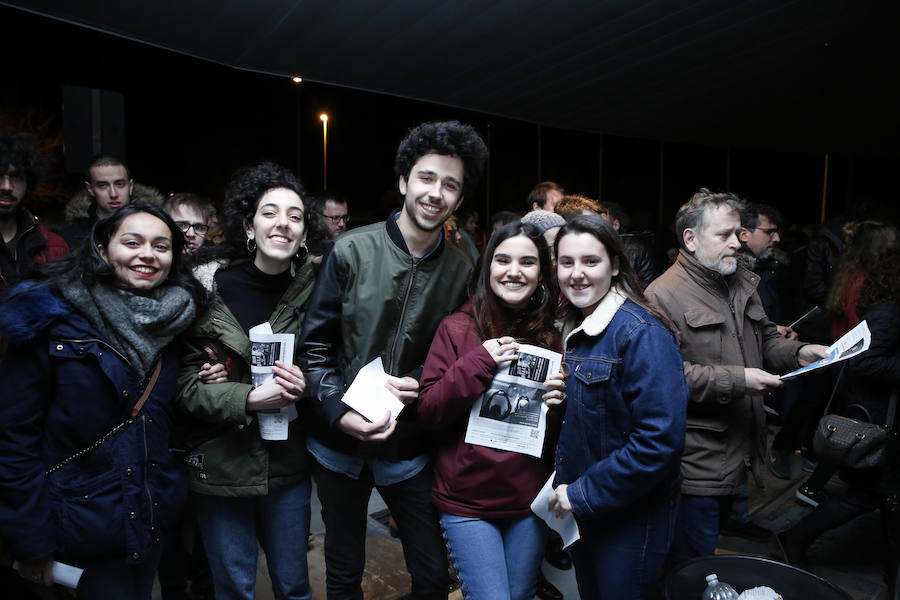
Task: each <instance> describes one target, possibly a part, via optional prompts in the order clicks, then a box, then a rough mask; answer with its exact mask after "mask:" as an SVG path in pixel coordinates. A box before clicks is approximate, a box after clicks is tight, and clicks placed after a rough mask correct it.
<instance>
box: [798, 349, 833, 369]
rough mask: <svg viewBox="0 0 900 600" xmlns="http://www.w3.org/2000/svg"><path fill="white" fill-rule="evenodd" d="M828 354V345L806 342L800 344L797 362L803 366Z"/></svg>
mask: <svg viewBox="0 0 900 600" xmlns="http://www.w3.org/2000/svg"><path fill="white" fill-rule="evenodd" d="M826 356H828V347H827V346H823V345H822V344H806V345H805V346H800V352H798V353H797V362H798V363H800V366H801V367H805V366H806V365H808V364H809V363H812V362H816V361H817V360H819V359H820V358H825V357H826Z"/></svg>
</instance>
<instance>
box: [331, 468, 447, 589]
mask: <svg viewBox="0 0 900 600" xmlns="http://www.w3.org/2000/svg"><path fill="white" fill-rule="evenodd" d="M315 479H316V487H317V489H318V494H319V501H320V502H321V504H322V520H323V521H324V522H325V580H326V589H327V591H328V600H344V599H348V600H361V599H362V597H363V595H362V587H361V583H362V575H363V569H364V568H365V564H366V519H367V514H366V511H367V508H368V504H369V496H371V495H372V488H373V487H376V486H375V482H374V481H373V479H372V473H371V471H369V470H368V469H364V470H363V472H362V474H361V475H360V477H359V479H358V480H356V479H352V478H350V477H347V476H346V475H342V474H340V473H335V472H334V471H331V470H329V469H326V468H325V467H323V466H322V465H320V464H318V463H316V467H315ZM431 480H432V474H431V467H426V468H425V469H423V470H422V471H421V472H419V473H418V474H417V475H415V476H414V477H411V478H410V479H407V480H406V481H401V482H400V483H395V484H393V485H387V486H377V487H378V493H379V494H381V497H382V498H383V499H384V502H385V504H387V506H388V509H390V511H391V515H392V516H393V517H394V520H395V521H396V522H397V528H398V529H399V531H400V542H401V543H402V544H403V555H404V557H405V559H406V568H407V569H408V570H409V574H410V576H411V577H412V595H411V596H410V597H411V598H416V599H420V600H426V599H428V600H430V599H441V600H446V598H447V593H448V589H449V575H448V566H449V565H448V561H447V550H446V547H445V546H444V538H443V535H442V533H441V528H440V525H439V523H438V516H437V511H436V509H435V508H434V506H433V505H432V504H431Z"/></svg>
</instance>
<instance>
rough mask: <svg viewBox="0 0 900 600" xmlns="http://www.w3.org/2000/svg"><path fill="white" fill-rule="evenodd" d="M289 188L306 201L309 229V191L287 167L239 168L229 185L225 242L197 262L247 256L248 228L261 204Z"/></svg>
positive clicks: (262, 164)
mask: <svg viewBox="0 0 900 600" xmlns="http://www.w3.org/2000/svg"><path fill="white" fill-rule="evenodd" d="M275 189H286V190H290V191H292V192H294V193H295V194H297V195H298V196H300V200H301V201H302V202H303V228H304V231H308V229H309V213H310V210H309V209H308V206H309V203H308V200H307V198H308V196H307V193H306V189H305V188H304V187H303V185H302V184H301V183H300V181H299V180H298V179H297V178H296V177H295V176H294V174H293V173H292V172H291V171H290V170H289V169H288V168H286V167H283V166H281V165H279V164H276V163H273V162H259V163H253V164H250V165H244V166H243V167H240V168H238V169H237V170H236V171H235V172H234V173H233V174H232V175H231V178H230V179H229V180H228V183H227V185H226V186H225V209H224V211H223V222H222V230H223V232H224V234H225V240H224V241H223V242H222V243H221V244H218V245H216V246H211V247H209V248H207V247H205V246H204V247H201V248H200V250H198V251H197V253H196V254H195V260H194V262H195V263H196V264H202V263H204V262H208V261H211V260H216V259H220V258H228V259H233V258H237V257H241V256H246V255H247V246H246V244H247V234H246V231H247V226H248V225H249V224H250V223H252V222H253V216H254V215H255V214H256V209H257V207H258V206H259V201H260V200H261V199H262V197H263V196H265V195H266V192H268V191H270V190H275Z"/></svg>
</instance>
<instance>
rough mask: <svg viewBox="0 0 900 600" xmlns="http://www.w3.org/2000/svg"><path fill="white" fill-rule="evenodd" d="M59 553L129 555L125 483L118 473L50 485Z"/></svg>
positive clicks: (86, 556) (86, 555)
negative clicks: (125, 511) (126, 543)
mask: <svg viewBox="0 0 900 600" xmlns="http://www.w3.org/2000/svg"><path fill="white" fill-rule="evenodd" d="M50 499H51V502H52V505H53V511H54V513H55V516H56V523H57V534H56V539H57V551H58V552H59V554H60V555H61V556H64V557H76V558H93V557H99V556H111V557H112V556H124V555H125V529H124V519H123V515H122V511H123V502H122V480H121V476H120V474H119V473H118V472H116V471H115V470H110V471H107V472H104V473H101V474H99V475H96V476H94V477H91V478H89V479H82V480H80V481H68V482H63V483H58V484H54V483H53V482H52V476H51V484H50Z"/></svg>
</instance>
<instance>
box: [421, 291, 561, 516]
mask: <svg viewBox="0 0 900 600" xmlns="http://www.w3.org/2000/svg"><path fill="white" fill-rule="evenodd" d="M483 342H484V340H482V339H481V336H479V335H478V332H477V330H476V327H475V321H474V318H473V315H472V305H471V301H469V302H467V303H466V304H465V305H464V306H463V307H462V308H461V309H460V310H459V311H458V312H455V313H453V314H452V315H449V316H448V317H446V318H445V319H444V320H443V321H442V322H441V325H440V327H438V330H437V333H436V334H435V336H434V341H433V342H432V343H431V349H430V350H429V352H428V358H427V359H426V361H425V370H424V372H423V373H422V380H421V389H420V391H419V405H418V419H419V422H420V423H421V425H422V426H423V427H425V428H427V429H432V430H435V444H436V452H435V458H434V484H433V485H432V487H431V500H432V502H433V503H434V505H435V506H436V507H437V508H438V510H441V511H443V512H446V513H450V514H453V515H458V516H463V517H476V518H507V517H522V516H525V515H528V514H530V512H531V508H530V506H531V501H532V500H534V497H535V496H537V493H538V492H539V491H540V489H541V487H543V485H544V482H545V481H546V480H547V478H548V477H550V473H552V472H553V453H554V449H555V447H556V440H557V439H558V437H559V427H560V418H561V411H559V410H558V409H551V410H550V412H549V413H548V415H547V434H546V438H545V443H544V451H543V455H542V457H541V458H540V459H537V458H534V457H532V456H528V455H525V454H519V453H518V452H506V451H503V450H494V449H492V448H486V447H484V446H477V445H474V444H467V443H465V441H464V440H465V437H466V424H467V422H468V419H469V412H470V411H471V410H472V403H473V402H475V400H477V399H478V398H479V396H481V394H482V393H483V392H484V391H485V390H486V389H487V388H488V386H489V385H490V383H491V380H492V379H493V377H494V371H495V369H496V366H497V364H496V362H494V359H493V357H492V356H491V355H490V353H488V351H487V350H485V349H484V346H482V343H483Z"/></svg>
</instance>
